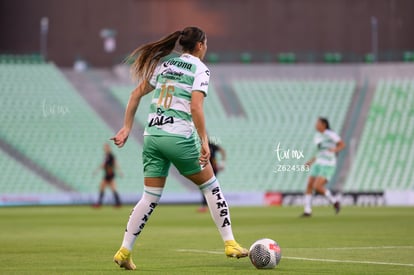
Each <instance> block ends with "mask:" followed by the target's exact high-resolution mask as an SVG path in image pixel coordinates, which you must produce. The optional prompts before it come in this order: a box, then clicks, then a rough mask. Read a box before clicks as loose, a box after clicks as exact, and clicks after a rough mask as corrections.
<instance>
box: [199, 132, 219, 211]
mask: <svg viewBox="0 0 414 275" xmlns="http://www.w3.org/2000/svg"><path fill="white" fill-rule="evenodd" d="M208 146H209V147H210V163H211V166H212V168H213V172H214V174H215V175H216V176H217V174H218V173H219V172H220V171H222V170H223V169H224V164H225V161H226V151H225V150H224V149H223V147H221V146H219V145H218V142H215V141H214V139H209V141H208ZM217 152H218V153H220V155H221V161H220V163H219V162H218V159H217ZM207 211H208V206H207V201H206V199H205V198H204V196H202V201H201V206H200V208H199V209H198V212H207Z"/></svg>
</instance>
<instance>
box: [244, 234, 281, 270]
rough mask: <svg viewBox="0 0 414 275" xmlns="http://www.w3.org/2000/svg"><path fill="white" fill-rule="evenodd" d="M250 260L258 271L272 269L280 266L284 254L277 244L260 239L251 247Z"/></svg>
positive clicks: (269, 240)
mask: <svg viewBox="0 0 414 275" xmlns="http://www.w3.org/2000/svg"><path fill="white" fill-rule="evenodd" d="M249 258H250V261H251V262H252V264H253V265H254V266H255V267H256V268H257V269H271V268H275V267H276V266H277V265H278V264H279V262H280V259H281V258H282V254H281V250H280V246H279V245H278V244H277V242H275V241H274V240H271V239H260V240H257V241H256V242H254V244H252V246H251V247H250V249H249Z"/></svg>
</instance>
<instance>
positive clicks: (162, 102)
mask: <svg viewBox="0 0 414 275" xmlns="http://www.w3.org/2000/svg"><path fill="white" fill-rule="evenodd" d="M173 93H174V86H166V85H165V84H163V85H162V86H161V91H160V96H159V97H158V102H157V106H158V107H161V106H164V108H165V109H169V108H170V107H171V103H172V99H173Z"/></svg>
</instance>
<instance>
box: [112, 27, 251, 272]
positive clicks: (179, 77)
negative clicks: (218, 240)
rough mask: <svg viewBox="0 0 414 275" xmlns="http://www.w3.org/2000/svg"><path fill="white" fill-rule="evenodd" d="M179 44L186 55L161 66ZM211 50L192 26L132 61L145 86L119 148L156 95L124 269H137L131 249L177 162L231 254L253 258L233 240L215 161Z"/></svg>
mask: <svg viewBox="0 0 414 275" xmlns="http://www.w3.org/2000/svg"><path fill="white" fill-rule="evenodd" d="M177 41H178V43H179V45H181V47H182V51H183V54H182V55H181V56H179V57H176V58H170V59H168V60H166V61H163V62H161V59H162V58H163V57H165V56H167V55H168V54H170V53H171V52H172V51H173V49H174V47H175V44H176V42H177ZM206 51H207V37H206V34H205V33H204V32H203V31H202V30H200V29H199V28H197V27H187V28H185V29H184V30H183V31H176V32H173V33H171V34H170V35H168V36H166V37H164V38H162V39H161V40H159V41H156V42H153V43H149V44H146V45H143V46H141V47H139V48H137V49H136V50H135V51H133V52H132V54H131V58H135V61H134V63H133V64H132V72H133V75H134V76H135V77H136V78H137V79H139V80H141V82H140V84H139V85H138V86H137V88H135V90H134V91H133V92H132V93H131V96H130V98H129V102H128V105H127V108H126V111H125V119H124V126H123V127H122V128H121V130H119V132H118V133H117V134H116V136H115V137H113V138H112V140H113V141H114V143H115V144H116V145H117V146H118V147H122V146H123V145H124V144H125V142H126V141H127V139H128V136H129V133H130V131H131V128H132V125H133V121H134V115H135V113H136V110H137V108H138V105H139V102H140V99H141V97H143V96H144V95H146V94H148V93H150V92H151V91H153V97H152V101H151V104H150V106H149V115H148V124H147V126H146V128H145V132H144V148H143V153H142V158H143V168H144V192H143V195H142V197H141V200H140V201H139V202H138V203H137V205H136V206H135V207H134V209H133V211H132V213H131V215H130V217H129V221H128V224H127V228H126V230H125V234H124V239H123V242H122V246H121V248H120V249H119V250H118V252H117V253H116V254H115V256H114V261H115V262H116V263H117V264H118V265H119V266H120V267H122V268H125V269H135V268H136V266H135V264H134V263H133V262H132V259H131V251H132V248H133V245H134V242H135V239H136V238H137V237H138V236H139V234H140V233H141V231H142V229H143V228H144V226H145V224H146V222H147V221H148V219H149V217H150V215H151V214H152V212H153V211H154V208H155V207H156V206H157V204H158V202H159V200H160V198H161V194H162V191H163V188H164V185H165V182H166V178H167V175H168V170H169V168H170V164H171V163H172V164H173V165H174V166H175V167H176V168H177V169H178V171H179V172H180V173H181V174H182V175H183V176H185V177H187V178H188V179H190V180H191V181H192V182H194V183H195V184H196V185H198V186H199V188H200V190H201V191H202V192H203V194H204V196H205V197H206V200H207V202H208V205H209V208H210V212H211V216H212V218H213V219H214V221H215V223H216V226H217V228H218V230H219V232H220V234H221V237H222V239H223V241H224V246H225V254H226V255H227V256H228V257H237V258H240V257H246V256H247V254H248V251H247V249H245V248H242V247H241V246H240V245H239V244H238V243H237V242H236V241H235V239H234V237H233V232H232V228H231V222H230V212H229V207H228V205H227V202H226V200H225V199H224V196H223V193H222V191H221V189H220V184H219V182H218V180H217V179H216V177H215V176H214V173H213V169H212V167H211V164H210V163H209V157H210V150H209V147H208V140H207V134H206V128H205V122H204V112H203V102H204V97H206V96H207V92H208V84H209V78H210V71H209V70H208V68H207V67H206V66H205V65H204V64H203V62H201V60H202V59H203V58H204V56H205V54H206Z"/></svg>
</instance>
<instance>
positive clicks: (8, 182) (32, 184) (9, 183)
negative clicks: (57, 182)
mask: <svg viewBox="0 0 414 275" xmlns="http://www.w3.org/2000/svg"><path fill="white" fill-rule="evenodd" d="M0 167H1V168H2V173H0V190H1V193H2V194H5V193H6V194H27V193H30V194H50V193H55V192H58V191H59V190H58V189H56V188H55V187H54V186H53V185H50V184H49V183H47V182H46V181H44V180H43V179H42V178H40V177H39V176H37V175H36V174H34V173H31V172H30V171H29V170H27V169H26V168H25V167H23V166H22V165H21V164H20V163H18V162H16V161H15V160H14V159H13V158H11V157H9V156H8V155H7V154H5V153H3V152H1V153H0Z"/></svg>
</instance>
